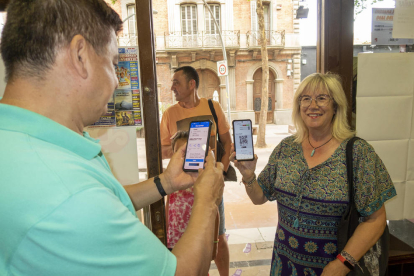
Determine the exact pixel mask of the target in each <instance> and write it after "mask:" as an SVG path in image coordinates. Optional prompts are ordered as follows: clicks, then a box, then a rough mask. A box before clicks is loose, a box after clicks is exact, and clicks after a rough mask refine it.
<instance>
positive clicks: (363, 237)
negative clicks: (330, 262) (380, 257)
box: [339, 205, 387, 261]
mask: <svg viewBox="0 0 414 276" xmlns="http://www.w3.org/2000/svg"><path fill="white" fill-rule="evenodd" d="M386 223H387V221H386V213H385V207H384V205H383V206H382V207H381V208H380V209H379V210H378V211H376V212H374V213H373V214H372V215H370V216H369V217H367V218H366V220H365V221H364V222H362V223H360V224H359V225H358V227H357V228H356V229H355V232H354V234H353V235H352V237H351V238H350V239H349V241H348V243H347V244H346V246H345V248H344V250H345V251H346V252H348V253H349V254H350V255H351V256H352V257H353V258H354V259H355V260H357V261H359V260H360V259H361V258H362V256H364V254H365V253H366V252H367V251H368V250H369V249H370V248H371V247H372V246H373V245H374V244H375V243H376V242H377V241H378V240H379V238H380V237H381V235H382V233H383V232H384V229H385V226H386ZM339 253H340V252H339Z"/></svg>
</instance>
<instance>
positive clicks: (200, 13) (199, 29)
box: [197, 3, 204, 35]
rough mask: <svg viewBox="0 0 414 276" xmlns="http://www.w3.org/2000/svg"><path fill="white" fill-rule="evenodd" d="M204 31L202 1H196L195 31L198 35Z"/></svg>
mask: <svg viewBox="0 0 414 276" xmlns="http://www.w3.org/2000/svg"><path fill="white" fill-rule="evenodd" d="M203 31H204V3H197V32H198V33H199V35H201V34H202V32H203Z"/></svg>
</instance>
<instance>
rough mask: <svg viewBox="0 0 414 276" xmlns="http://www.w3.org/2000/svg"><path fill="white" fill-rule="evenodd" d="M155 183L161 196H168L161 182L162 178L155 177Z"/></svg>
mask: <svg viewBox="0 0 414 276" xmlns="http://www.w3.org/2000/svg"><path fill="white" fill-rule="evenodd" d="M154 183H155V186H157V189H158V192H159V193H160V195H161V196H163V197H164V196H167V194H166V193H165V191H164V188H163V187H162V185H161V181H160V178H159V177H158V175H157V176H156V177H154Z"/></svg>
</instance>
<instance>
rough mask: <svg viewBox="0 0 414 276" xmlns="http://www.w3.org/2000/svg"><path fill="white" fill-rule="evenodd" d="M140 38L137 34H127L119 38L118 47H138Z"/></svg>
mask: <svg viewBox="0 0 414 276" xmlns="http://www.w3.org/2000/svg"><path fill="white" fill-rule="evenodd" d="M137 45H138V37H137V35H136V34H135V33H127V34H123V35H121V36H118V46H137Z"/></svg>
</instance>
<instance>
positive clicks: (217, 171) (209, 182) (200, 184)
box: [194, 151, 224, 206]
mask: <svg viewBox="0 0 414 276" xmlns="http://www.w3.org/2000/svg"><path fill="white" fill-rule="evenodd" d="M206 161H207V162H206V164H205V169H204V170H203V169H199V170H198V173H199V176H198V178H197V181H196V183H195V184H194V198H195V200H205V201H206V203H210V202H214V203H215V204H216V205H217V206H218V205H219V204H220V203H221V199H222V197H223V189H224V178H223V164H222V163H220V162H218V163H216V162H215V157H214V154H213V152H212V151H210V152H209V154H208V156H207V159H206Z"/></svg>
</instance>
